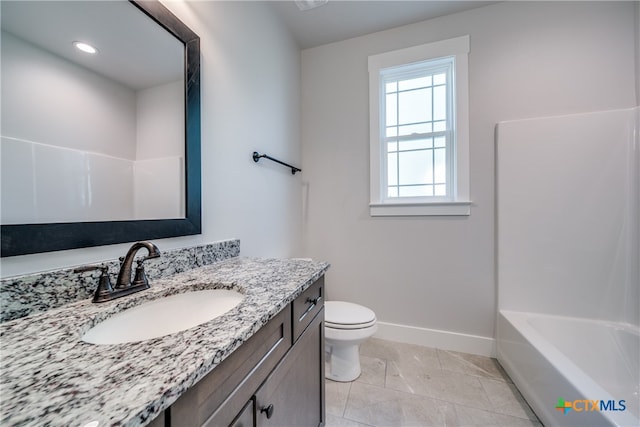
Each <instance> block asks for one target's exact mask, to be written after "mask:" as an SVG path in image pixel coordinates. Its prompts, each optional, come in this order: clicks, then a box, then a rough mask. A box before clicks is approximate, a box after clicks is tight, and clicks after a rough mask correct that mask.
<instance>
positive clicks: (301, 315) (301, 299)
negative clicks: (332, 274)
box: [292, 276, 324, 342]
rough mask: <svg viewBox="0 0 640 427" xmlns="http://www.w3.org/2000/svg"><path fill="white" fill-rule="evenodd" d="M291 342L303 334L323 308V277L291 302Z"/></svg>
mask: <svg viewBox="0 0 640 427" xmlns="http://www.w3.org/2000/svg"><path fill="white" fill-rule="evenodd" d="M292 305H293V318H292V323H293V325H292V326H293V328H292V329H293V341H294V342H295V341H296V340H297V339H298V337H300V335H301V334H302V332H304V330H305V328H306V327H307V326H308V325H309V323H311V321H312V320H313V318H314V317H316V314H318V313H319V312H320V310H321V309H322V307H324V276H322V277H321V278H319V279H318V280H316V281H315V282H314V283H313V285H311V286H309V287H308V288H307V289H306V290H305V291H304V292H303V293H302V294H300V296H298V298H296V299H295V300H294V301H293V304H292Z"/></svg>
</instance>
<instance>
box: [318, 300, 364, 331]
mask: <svg viewBox="0 0 640 427" xmlns="http://www.w3.org/2000/svg"><path fill="white" fill-rule="evenodd" d="M375 324H376V315H375V313H374V312H373V311H372V310H370V309H369V308H367V307H363V306H361V305H358V304H354V303H351V302H345V301H327V302H325V313H324V325H325V327H327V328H333V329H349V330H351V329H364V328H369V327H371V326H373V325H375Z"/></svg>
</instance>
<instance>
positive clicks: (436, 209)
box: [369, 201, 471, 216]
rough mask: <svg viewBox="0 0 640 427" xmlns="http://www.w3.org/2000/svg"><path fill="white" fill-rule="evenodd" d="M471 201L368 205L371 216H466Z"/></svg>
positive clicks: (468, 213)
mask: <svg viewBox="0 0 640 427" xmlns="http://www.w3.org/2000/svg"><path fill="white" fill-rule="evenodd" d="M470 214H471V201H464V202H460V201H458V202H432V203H370V204H369V215H371V216H468V215H470Z"/></svg>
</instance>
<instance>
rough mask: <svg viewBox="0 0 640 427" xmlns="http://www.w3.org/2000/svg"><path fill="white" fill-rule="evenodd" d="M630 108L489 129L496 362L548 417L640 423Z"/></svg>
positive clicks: (634, 143)
mask: <svg viewBox="0 0 640 427" xmlns="http://www.w3.org/2000/svg"><path fill="white" fill-rule="evenodd" d="M639 111H640V108H638V107H637V108H630V109H623V110H610V111H602V112H595V113H588V114H575V115H567V116H556V117H546V118H539V119H529V120H516V121H509V122H503V123H500V124H499V125H498V127H497V131H496V136H497V143H496V148H497V159H498V168H497V176H498V179H497V197H498V205H497V210H498V212H497V215H498V223H497V230H498V240H497V241H498V259H497V261H498V310H499V311H498V324H497V347H498V348H497V353H498V360H500V363H501V364H502V365H503V366H504V368H505V369H506V371H507V372H508V373H509V375H510V376H511V378H512V379H513V380H514V382H515V384H516V385H517V386H518V388H519V389H520V390H521V392H522V393H523V395H524V397H525V398H526V399H527V401H528V402H529V404H530V405H531V406H532V408H533V409H534V410H535V411H536V414H538V416H539V417H540V419H541V420H542V422H543V423H544V424H546V425H567V426H585V425H594V426H605V425H611V426H615V425H620V426H627V425H638V424H640V408H639V405H638V402H639V395H640V369H639V368H640V367H639V366H638V358H639V357H640V289H639V286H640V275H639V273H638V265H639V264H640V253H639V251H638V248H639V247H640V227H639V224H638V219H639V218H640V210H639V207H640V193H639V191H638V189H639V187H640V180H639V176H640V175H639V171H640V162H639V159H640V150H639V147H638V142H639V141H638V130H639V129H640V121H639V120H638V112H639ZM596 348H597V349H599V350H598V351H597V352H595V353H594V352H593V349H596ZM558 398H563V399H565V400H567V401H574V400H579V399H590V400H601V401H605V402H616V404H617V410H608V411H603V410H600V411H593V412H585V413H579V412H577V411H575V412H573V413H571V412H570V413H568V414H563V413H562V412H561V411H557V410H556V409H555V403H556V402H557V399H558ZM620 401H625V402H626V405H625V406H626V408H624V410H622V409H623V408H622V407H621V405H620V404H619V402H620ZM607 404H608V405H610V404H609V403H607ZM609 408H611V406H609Z"/></svg>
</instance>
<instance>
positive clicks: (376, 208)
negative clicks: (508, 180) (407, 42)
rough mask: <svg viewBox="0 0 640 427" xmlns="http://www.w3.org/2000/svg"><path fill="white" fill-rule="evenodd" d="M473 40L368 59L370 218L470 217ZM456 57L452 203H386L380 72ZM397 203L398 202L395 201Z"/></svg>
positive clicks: (458, 39) (463, 38) (459, 39)
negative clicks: (381, 134)
mask: <svg viewBox="0 0 640 427" xmlns="http://www.w3.org/2000/svg"><path fill="white" fill-rule="evenodd" d="M469 47H470V38H469V36H468V35H466V36H461V37H455V38H452V39H448V40H441V41H437V42H433V43H427V44H423V45H420V46H413V47H408V48H405V49H399V50H395V51H392V52H386V53H381V54H378V55H372V56H370V57H369V58H368V68H369V99H370V102H369V135H370V146H369V148H370V150H369V163H370V179H369V181H370V184H369V186H370V187H369V197H370V205H369V206H370V215H371V216H387V215H388V216H406V215H412V216H413V215H469V214H470V205H471V202H470V201H469V200H470V191H469V180H470V177H469V72H468V67H469V60H468V53H469ZM447 56H449V57H451V56H454V57H455V66H454V67H455V69H454V73H453V74H454V91H455V99H456V101H455V106H456V114H455V115H454V116H455V120H456V122H455V123H454V128H455V141H454V143H453V147H454V154H453V155H454V156H455V159H454V163H455V165H456V167H455V174H454V175H455V176H454V177H453V183H452V184H453V185H452V187H453V194H452V196H451V198H452V200H450V201H449V203H447V204H443V203H442V200H441V199H437V198H435V199H432V200H429V199H427V200H420V201H419V202H417V203H416V202H412V201H411V200H406V199H404V200H402V199H400V200H398V202H400V203H395V202H394V203H389V202H384V200H385V198H384V197H383V193H382V187H383V183H382V179H383V177H382V175H381V173H382V169H383V165H384V164H385V163H384V162H385V159H384V158H383V153H382V151H383V150H381V141H380V126H381V124H380V108H381V107H380V106H381V102H382V100H381V99H380V97H381V96H382V94H381V91H380V90H379V87H380V78H381V75H380V74H381V71H382V70H383V69H385V68H389V67H398V66H402V65H409V64H412V63H416V62H424V61H428V60H432V59H437V58H441V57H447ZM396 200H397V199H396Z"/></svg>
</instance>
